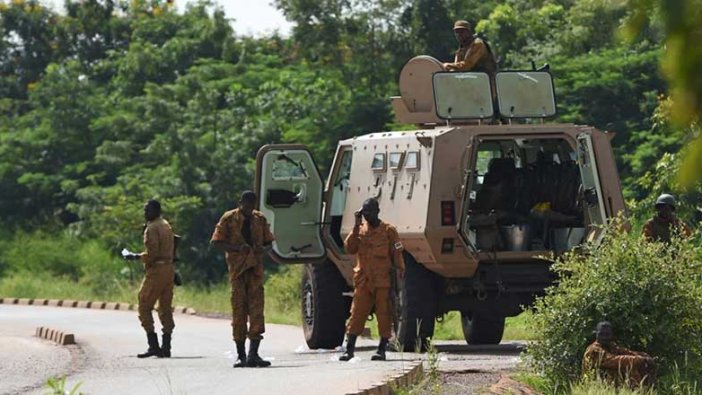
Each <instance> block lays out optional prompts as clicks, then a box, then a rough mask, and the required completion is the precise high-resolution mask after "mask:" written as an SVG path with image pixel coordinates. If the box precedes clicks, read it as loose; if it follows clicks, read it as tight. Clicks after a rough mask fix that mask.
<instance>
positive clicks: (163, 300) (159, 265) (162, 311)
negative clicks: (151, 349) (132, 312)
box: [139, 217, 175, 334]
mask: <svg viewBox="0 0 702 395" xmlns="http://www.w3.org/2000/svg"><path fill="white" fill-rule="evenodd" d="M173 237H174V236H173V230H172V229H171V225H169V224H168V221H166V220H165V219H163V218H161V217H158V218H156V219H155V220H153V221H149V222H148V223H147V224H146V229H144V248H145V249H146V251H145V252H144V253H143V254H141V260H142V261H143V262H144V266H145V269H146V273H145V276H144V281H143V282H142V284H141V289H140V290H139V321H141V326H142V327H143V328H144V329H145V330H146V332H147V333H151V332H154V318H153V316H152V314H151V311H152V310H153V308H154V305H155V304H156V301H158V318H159V320H160V321H161V325H162V326H163V329H162V330H163V333H164V334H170V333H172V332H173V328H174V327H175V323H174V322H173V307H172V303H173V276H174V273H175V268H174V267H173V243H174V240H173Z"/></svg>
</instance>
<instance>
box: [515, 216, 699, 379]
mask: <svg viewBox="0 0 702 395" xmlns="http://www.w3.org/2000/svg"><path fill="white" fill-rule="evenodd" d="M619 225H620V224H614V225H612V227H611V229H609V230H608V233H607V234H608V235H609V236H608V238H606V240H605V241H604V242H603V244H602V245H601V246H600V247H599V248H597V249H592V251H590V254H589V255H575V254H570V255H567V256H565V257H564V258H563V259H562V260H559V262H556V263H555V264H554V266H553V268H554V270H555V271H556V272H557V273H558V274H559V276H560V282H559V284H558V285H557V286H554V287H551V288H550V289H548V290H547V293H546V296H544V297H543V298H541V299H539V300H538V301H537V303H536V305H535V308H534V314H533V318H532V322H533V326H534V331H535V334H536V338H537V341H535V342H533V343H531V344H530V345H529V347H528V355H529V357H530V363H531V364H532V366H533V367H534V368H535V369H536V371H537V372H540V373H542V374H544V375H545V376H546V377H548V378H549V380H550V381H552V382H554V383H559V382H560V383H567V382H569V381H571V380H573V379H575V378H576V377H578V375H579V373H580V366H581V358H582V355H583V352H584V350H585V348H586V347H587V345H588V344H589V343H590V342H591V341H592V340H593V334H592V330H593V328H594V326H595V324H596V323H597V322H598V321H601V320H608V321H610V322H611V323H612V325H613V327H614V331H615V337H616V338H617V341H618V343H619V344H621V345H623V346H625V347H629V348H633V349H636V350H641V351H646V352H648V353H649V354H651V355H652V356H653V357H654V358H656V360H657V362H658V363H659V365H660V368H661V369H660V370H659V371H660V372H661V373H663V374H666V373H670V372H671V369H673V367H674V366H676V364H677V366H683V365H685V366H692V367H699V366H700V361H699V356H700V355H701V353H702V314H700V306H702V286H700V273H701V272H702V271H701V270H700V256H701V252H702V251H701V249H700V247H699V246H698V244H699V243H697V242H691V241H689V240H688V241H685V240H680V239H676V240H674V241H673V243H672V244H671V245H669V246H666V245H664V244H661V243H646V242H645V241H643V239H642V238H641V237H640V236H639V235H638V234H627V233H625V232H617V231H616V230H617V229H620V228H619ZM687 357H690V358H691V359H690V360H687Z"/></svg>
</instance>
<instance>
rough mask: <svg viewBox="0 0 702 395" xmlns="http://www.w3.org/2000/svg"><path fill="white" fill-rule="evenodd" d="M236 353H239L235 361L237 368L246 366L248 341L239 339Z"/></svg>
mask: <svg viewBox="0 0 702 395" xmlns="http://www.w3.org/2000/svg"><path fill="white" fill-rule="evenodd" d="M236 354H237V356H238V357H237V359H236V362H234V367H235V368H243V367H245V366H246V343H245V342H244V341H243V340H242V341H237V342H236Z"/></svg>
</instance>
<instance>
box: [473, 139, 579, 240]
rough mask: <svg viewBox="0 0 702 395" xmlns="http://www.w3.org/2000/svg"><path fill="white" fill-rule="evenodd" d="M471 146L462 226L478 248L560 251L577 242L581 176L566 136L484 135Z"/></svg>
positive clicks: (572, 149) (573, 151)
mask: <svg viewBox="0 0 702 395" xmlns="http://www.w3.org/2000/svg"><path fill="white" fill-rule="evenodd" d="M475 152H476V158H475V161H474V167H473V169H472V171H470V179H469V180H468V182H469V184H468V185H470V192H469V194H468V196H467V197H468V199H467V200H466V201H465V202H464V211H463V212H464V213H466V214H467V215H466V216H465V218H464V221H465V224H464V226H463V229H464V232H466V235H465V236H466V237H467V238H468V240H469V241H471V243H472V244H473V245H474V246H475V247H476V248H477V249H478V250H482V251H541V250H555V251H556V252H562V251H565V250H568V249H571V248H572V247H573V246H575V245H578V244H580V242H582V239H583V237H584V236H585V227H586V225H587V223H586V218H585V217H586V216H585V214H584V210H583V209H582V204H583V202H582V199H581V198H580V196H581V195H582V193H581V192H580V191H581V189H582V188H581V185H582V182H581V177H580V168H579V166H578V164H577V162H576V153H575V150H574V148H573V147H572V146H571V144H569V142H568V140H566V139H564V138H549V139H520V138H515V139H502V140H484V141H482V142H481V143H480V144H479V146H478V148H477V151H475Z"/></svg>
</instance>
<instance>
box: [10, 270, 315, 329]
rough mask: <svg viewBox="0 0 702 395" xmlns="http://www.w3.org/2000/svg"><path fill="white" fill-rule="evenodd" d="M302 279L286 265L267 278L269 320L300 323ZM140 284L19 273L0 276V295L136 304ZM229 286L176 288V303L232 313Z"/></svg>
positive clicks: (266, 308) (297, 271) (202, 309)
mask: <svg viewBox="0 0 702 395" xmlns="http://www.w3.org/2000/svg"><path fill="white" fill-rule="evenodd" d="M301 278H302V267H301V266H291V267H285V268H283V269H282V270H281V271H280V272H278V273H275V274H273V275H271V276H269V277H268V279H267V280H266V287H265V291H266V306H265V314H266V321H268V322H271V323H276V324H290V325H300V323H301V318H300V307H299V305H300V302H299V300H300V299H299V296H298V295H299V286H300V281H301ZM139 287H140V283H138V282H129V281H126V280H122V281H118V280H114V281H111V282H110V283H109V284H107V285H106V286H104V287H101V288H95V287H92V286H90V284H86V283H85V281H82V280H79V281H75V280H72V279H71V278H69V277H50V276H37V275H34V274H29V273H22V274H19V273H17V274H12V275H9V276H7V277H5V278H2V279H0V297H16V298H45V299H73V300H100V301H108V302H128V303H137V294H138V292H139ZM229 289H230V287H229V284H228V283H224V282H223V283H220V284H216V285H213V286H210V287H195V286H190V285H185V286H182V287H176V290H175V296H174V301H173V304H174V305H176V306H189V307H192V308H194V309H195V310H196V311H198V312H209V313H222V314H230V313H231V305H230V302H229Z"/></svg>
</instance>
